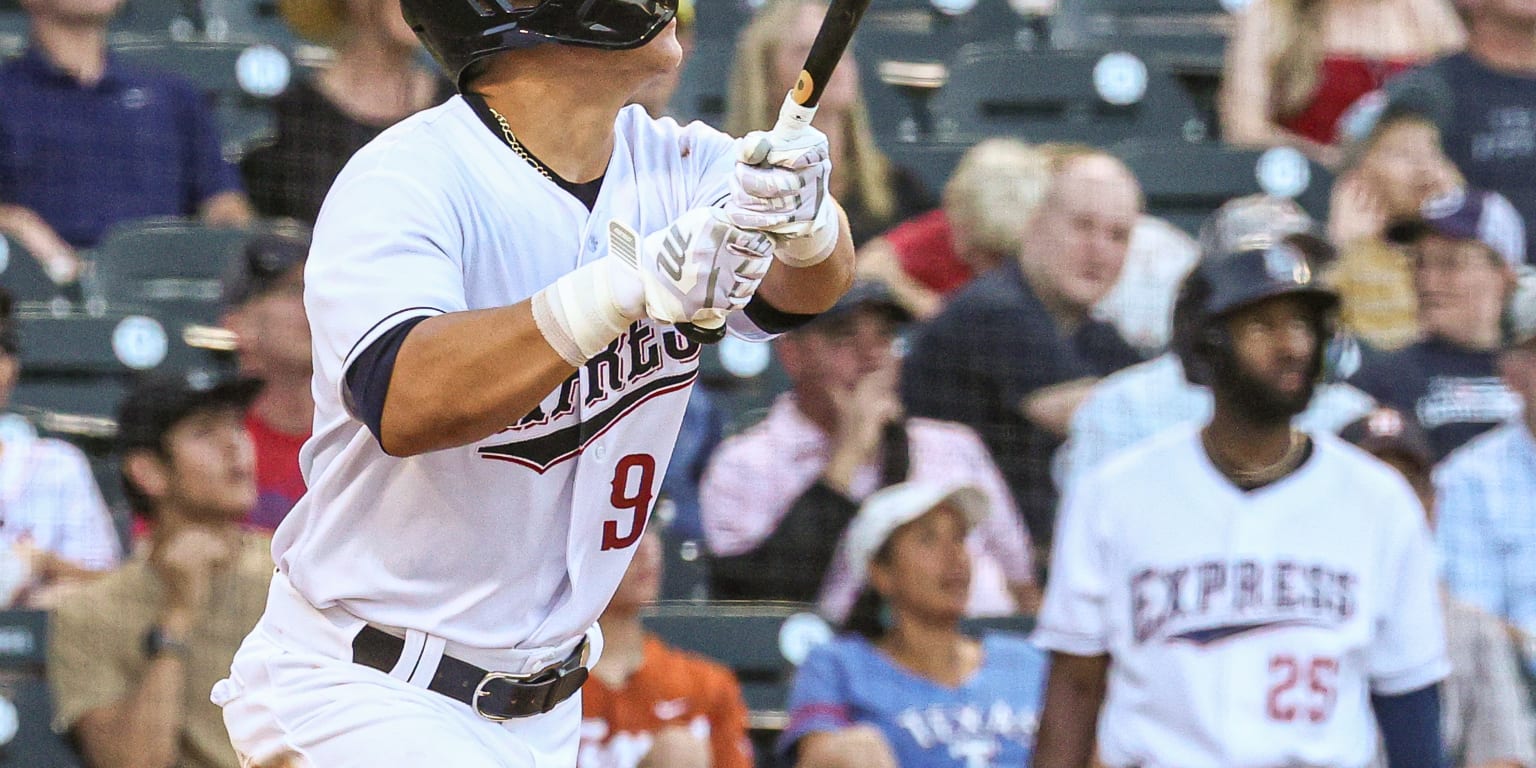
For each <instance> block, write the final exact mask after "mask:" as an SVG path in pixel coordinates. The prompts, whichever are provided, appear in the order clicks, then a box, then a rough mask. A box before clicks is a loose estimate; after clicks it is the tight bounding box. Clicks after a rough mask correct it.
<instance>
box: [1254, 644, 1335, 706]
mask: <svg viewBox="0 0 1536 768" xmlns="http://www.w3.org/2000/svg"><path fill="white" fill-rule="evenodd" d="M1338 677H1339V660H1338V659H1335V658H1331V657H1328V656H1316V657H1313V658H1311V659H1300V660H1298V659H1297V658H1296V657H1294V656H1291V655H1289V654H1283V653H1282V654H1276V655H1274V656H1271V657H1270V659H1269V679H1270V683H1271V684H1270V687H1269V697H1268V701H1269V717H1270V719H1272V720H1280V721H1282V722H1291V721H1294V720H1296V719H1297V718H1300V717H1305V718H1306V719H1307V720H1309V721H1311V722H1314V723H1321V722H1323V721H1325V720H1327V719H1328V718H1329V717H1331V716H1332V715H1333V704H1334V700H1335V699H1336V698H1338Z"/></svg>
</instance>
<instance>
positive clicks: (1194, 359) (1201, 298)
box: [1172, 266, 1213, 385]
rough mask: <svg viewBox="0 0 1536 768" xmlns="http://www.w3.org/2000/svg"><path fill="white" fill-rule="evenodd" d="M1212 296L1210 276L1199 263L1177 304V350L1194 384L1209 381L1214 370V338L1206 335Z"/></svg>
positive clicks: (1175, 310)
mask: <svg viewBox="0 0 1536 768" xmlns="http://www.w3.org/2000/svg"><path fill="white" fill-rule="evenodd" d="M1210 296H1211V284H1210V280H1209V279H1208V278H1207V277H1206V276H1205V275H1204V274H1202V272H1201V269H1200V267H1198V266H1197V267H1195V270H1194V271H1193V272H1191V273H1190V274H1189V276H1188V277H1186V278H1185V279H1184V283H1183V285H1181V286H1180V287H1179V296H1178V299H1177V301H1175V303H1174V306H1173V344H1172V346H1173V352H1174V354H1176V355H1178V356H1179V362H1180V364H1181V365H1182V366H1183V368H1184V378H1186V379H1188V380H1189V382H1190V383H1191V384H1199V385H1209V384H1210V382H1211V374H1212V373H1213V371H1212V370H1211V364H1210V361H1211V358H1210V357H1209V356H1208V355H1209V349H1208V347H1209V346H1210V345H1209V341H1210V340H1209V339H1208V338H1206V337H1207V335H1208V331H1209V330H1211V328H1210V317H1209V314H1208V313H1207V312H1206V306H1207V304H1208V303H1209V301H1210Z"/></svg>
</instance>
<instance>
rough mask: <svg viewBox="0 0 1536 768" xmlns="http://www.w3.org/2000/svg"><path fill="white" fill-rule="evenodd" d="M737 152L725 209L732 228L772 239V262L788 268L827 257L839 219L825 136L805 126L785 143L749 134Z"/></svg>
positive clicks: (757, 133)
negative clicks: (830, 182)
mask: <svg viewBox="0 0 1536 768" xmlns="http://www.w3.org/2000/svg"><path fill="white" fill-rule="evenodd" d="M736 147H737V163H736V171H735V173H734V174H733V175H732V177H731V196H730V199H729V202H728V203H727V205H726V211H727V212H728V213H729V214H730V218H731V222H732V223H733V224H735V225H736V226H738V227H741V228H742V229H749V230H754V231H758V232H769V233H772V234H774V235H776V236H777V237H775V240H776V241H777V248H776V249H775V256H777V257H778V259H779V260H780V261H782V262H784V263H786V264H788V265H790V266H792V267H809V266H813V265H815V264H819V263H820V262H821V261H823V260H825V259H826V258H827V257H828V256H830V255H831V254H832V249H833V247H834V246H835V245H836V244H837V234H838V217H837V211H836V208H835V206H834V205H833V204H832V199H831V196H830V195H829V194H828V187H827V183H828V179H829V177H830V174H831V172H832V161H831V159H830V152H829V150H828V148H827V137H826V135H825V134H823V133H822V132H821V131H818V130H816V129H815V128H811V127H809V126H807V127H806V128H804V129H803V130H801V131H799V133H798V135H797V136H795V137H794V138H793V139H789V140H785V139H783V138H782V137H780V136H779V135H778V134H775V133H773V132H771V131H753V132H752V133H749V134H747V135H746V136H744V137H742V138H741V139H738V140H737V143H736Z"/></svg>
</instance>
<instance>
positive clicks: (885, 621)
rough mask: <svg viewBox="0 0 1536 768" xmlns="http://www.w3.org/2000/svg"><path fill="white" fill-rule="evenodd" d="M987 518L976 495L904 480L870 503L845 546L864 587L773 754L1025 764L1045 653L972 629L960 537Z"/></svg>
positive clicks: (857, 760) (799, 691)
mask: <svg viewBox="0 0 1536 768" xmlns="http://www.w3.org/2000/svg"><path fill="white" fill-rule="evenodd" d="M987 514H989V510H988V508H987V501H986V497H985V496H984V495H983V494H982V493H981V491H979V490H977V489H975V488H970V487H958V488H954V487H950V488H946V487H943V486H936V485H931V484H923V483H901V484H898V485H894V486H891V487H889V488H886V489H884V490H882V491H880V492H879V493H876V494H875V495H873V496H871V497H869V499H868V500H867V501H865V502H864V506H863V508H862V509H860V511H859V514H858V516H857V517H855V518H854V520H853V522H852V523H851V524H850V525H849V529H848V537H847V540H846V544H845V546H847V548H848V559H849V562H850V564H851V565H852V568H853V571H854V576H855V577H856V578H859V579H861V580H863V581H864V582H865V587H864V591H863V593H862V595H861V596H860V598H859V601H858V603H857V604H855V606H854V608H853V611H852V613H851V614H850V615H849V618H848V622H847V624H846V625H845V627H844V629H845V632H844V633H843V635H842V636H841V637H839V638H838V639H837V640H835V641H833V642H831V643H829V644H827V645H824V646H821V647H819V648H816V649H815V650H813V651H812V652H811V653H810V655H809V656H808V657H807V658H806V660H805V663H804V664H803V665H802V666H801V667H800V671H799V674H798V675H797V677H796V679H795V684H794V689H793V691H792V692H791V694H790V707H789V709H790V711H789V718H790V721H789V726H788V728H786V729H785V731H784V735H783V736H782V738H781V740H780V743H779V748H780V750H781V751H782V752H784V753H785V754H787V755H791V756H793V757H794V760H795V765H796V766H797V768H854V767H855V766H857V768H898V767H899V768H1001V767H1002V766H1020V767H1022V766H1025V765H1028V764H1029V761H1030V755H1031V753H1032V751H1033V748H1034V741H1035V725H1036V721H1037V715H1038V712H1039V707H1040V697H1041V693H1042V690H1043V686H1044V681H1045V672H1046V669H1045V667H1046V656H1045V654H1043V653H1041V652H1040V651H1039V650H1038V649H1036V648H1035V647H1034V646H1033V645H1031V644H1030V643H1029V642H1028V641H1027V640H1025V639H1024V638H1022V637H1011V636H1007V635H1001V634H994V635H988V636H987V637H985V638H983V639H982V640H980V641H978V640H976V639H974V638H972V637H969V636H967V635H966V634H964V633H963V632H962V631H961V629H960V621H961V619H962V618H963V617H964V616H965V604H966V598H967V596H968V595H969V590H970V580H971V561H970V557H969V555H968V554H967V550H966V547H965V539H966V536H967V535H968V534H969V533H970V530H971V528H972V527H974V526H975V525H976V524H977V522H979V521H980V520H982V519H984V518H985V517H986V515H987Z"/></svg>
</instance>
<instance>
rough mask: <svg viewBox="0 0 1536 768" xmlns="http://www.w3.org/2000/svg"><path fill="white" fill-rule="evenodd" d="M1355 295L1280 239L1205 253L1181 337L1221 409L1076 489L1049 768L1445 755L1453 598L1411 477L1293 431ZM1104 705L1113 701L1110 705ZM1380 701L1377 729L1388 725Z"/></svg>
mask: <svg viewBox="0 0 1536 768" xmlns="http://www.w3.org/2000/svg"><path fill="white" fill-rule="evenodd" d="M1337 305H1338V299H1337V296H1336V295H1334V294H1333V293H1331V292H1330V291H1327V290H1325V289H1322V288H1320V287H1319V286H1317V285H1315V284H1314V283H1313V282H1312V276H1311V273H1310V271H1309V270H1308V268H1307V265H1306V261H1305V258H1304V256H1303V255H1302V254H1301V253H1300V252H1299V251H1298V250H1297V249H1296V248H1295V247H1294V246H1292V245H1290V244H1288V243H1283V242H1282V243H1272V244H1269V245H1267V246H1265V247H1259V248H1250V249H1248V250H1242V251H1238V252H1236V253H1232V254H1228V255H1226V256H1224V257H1218V258H1214V259H1208V260H1207V261H1205V262H1202V264H1201V265H1200V266H1199V267H1197V268H1196V270H1195V272H1194V273H1193V274H1192V275H1191V276H1190V277H1189V278H1188V279H1187V280H1186V282H1185V284H1184V286H1183V288H1182V289H1181V292H1180V296H1179V299H1178V302H1177V303H1176V305H1175V319H1174V329H1175V331H1174V333H1175V337H1174V338H1175V340H1174V343H1175V345H1176V346H1178V347H1179V354H1180V358H1181V359H1182V360H1183V362H1184V366H1185V370H1186V371H1188V374H1189V376H1190V379H1191V380H1192V381H1194V382H1195V383H1199V384H1205V385H1207V386H1209V387H1210V388H1211V391H1212V394H1213V395H1214V398H1215V409H1214V413H1213V415H1212V416H1211V419H1210V421H1209V422H1208V423H1206V424H1205V425H1204V427H1203V428H1201V429H1196V428H1194V427H1190V428H1184V427H1177V428H1174V429H1172V430H1170V431H1168V432H1165V433H1163V434H1162V435H1159V436H1157V437H1154V438H1152V439H1151V440H1149V441H1147V442H1146V443H1143V444H1142V445H1141V446H1138V447H1136V448H1133V449H1131V450H1130V451H1128V452H1126V453H1124V454H1122V455H1120V456H1118V457H1116V458H1113V459H1110V460H1109V461H1108V462H1107V463H1105V464H1104V465H1103V466H1101V467H1099V468H1098V469H1096V470H1093V471H1092V472H1090V473H1089V474H1088V475H1087V476H1086V477H1085V479H1084V481H1083V482H1082V483H1080V484H1078V485H1076V486H1074V487H1073V488H1071V489H1069V491H1068V494H1069V497H1068V501H1067V505H1066V508H1065V510H1064V513H1063V518H1062V523H1061V526H1062V527H1061V533H1060V535H1059V537H1058V539H1057V540H1056V550H1055V553H1054V557H1053V561H1052V562H1053V570H1052V577H1051V581H1050V583H1049V585H1048V587H1047V591H1046V599H1045V605H1044V608H1043V610H1042V612H1041V615H1040V622H1039V627H1038V630H1037V632H1036V635H1035V639H1036V641H1037V642H1038V643H1039V644H1040V645H1042V646H1043V647H1045V648H1047V649H1049V650H1051V651H1052V652H1053V653H1052V663H1051V672H1050V678H1049V683H1048V685H1047V690H1046V699H1045V707H1044V711H1043V714H1042V717H1041V730H1040V737H1039V741H1038V745H1037V750H1036V761H1035V765H1036V766H1040V767H1042V768H1056V767H1057V766H1073V767H1074V768H1077V767H1078V766H1086V765H1088V763H1089V760H1090V758H1091V757H1092V756H1093V755H1092V751H1093V745H1094V742H1095V724H1096V723H1097V725H1098V728H1097V740H1098V745H1099V756H1100V758H1101V759H1102V761H1103V763H1104V764H1105V765H1108V766H1112V767H1115V766H1182V767H1184V768H1198V767H1200V766H1225V767H1227V768H1231V767H1233V766H1293V765H1319V766H1321V765H1327V766H1341V767H1342V766H1364V765H1367V764H1369V763H1370V761H1371V760H1372V757H1373V756H1374V755H1375V753H1376V751H1377V736H1376V733H1377V729H1376V727H1375V726H1376V725H1379V726H1380V731H1381V733H1382V735H1383V737H1384V741H1385V744H1386V749H1387V755H1388V760H1389V765H1391V766H1394V768H1396V767H1398V766H1438V765H1440V763H1441V759H1442V751H1441V743H1440V732H1439V698H1438V696H1439V694H1438V686H1437V681H1439V680H1440V679H1442V678H1443V677H1444V676H1445V675H1446V673H1447V671H1448V667H1449V664H1448V662H1447V660H1446V653H1445V638H1444V628H1443V625H1442V623H1441V612H1440V597H1439V594H1438V590H1437V588H1436V580H1435V567H1434V559H1433V556H1432V554H1431V547H1430V541H1429V535H1428V531H1427V528H1426V525H1425V522H1424V518H1423V513H1422V511H1421V509H1420V508H1419V506H1418V501H1417V500H1416V498H1415V497H1414V495H1413V492H1412V491H1411V490H1410V489H1409V488H1408V486H1407V484H1406V483H1405V482H1404V481H1403V480H1402V478H1401V477H1400V476H1398V475H1397V474H1396V473H1395V472H1392V471H1391V470H1390V469H1388V468H1387V467H1385V466H1384V465H1382V464H1380V463H1379V462H1377V461H1375V460H1374V459H1371V458H1369V457H1368V456H1366V455H1364V454H1362V453H1361V452H1359V451H1358V450H1357V449H1355V448H1353V447H1351V446H1347V445H1345V444H1343V443H1342V442H1340V441H1339V440H1337V439H1336V438H1334V437H1332V436H1330V435H1327V434H1322V433H1319V434H1317V435H1315V436H1309V435H1307V434H1305V433H1302V432H1299V431H1296V430H1293V429H1292V427H1291V426H1290V421H1291V418H1292V417H1293V416H1295V415H1296V414H1298V413H1300V412H1301V411H1302V410H1303V409H1304V408H1306V406H1307V403H1308V401H1310V400H1311V397H1312V392H1313V388H1314V385H1315V384H1316V382H1317V381H1318V379H1319V378H1320V375H1321V373H1322V368H1323V345H1324V343H1325V341H1326V339H1327V338H1328V337H1329V336H1331V334H1332V330H1331V326H1332V322H1333V314H1334V312H1335V310H1336V307H1337ZM1101 710H1102V712H1101ZM1373 710H1374V720H1375V722H1374V723H1373V722H1372V720H1373Z"/></svg>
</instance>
